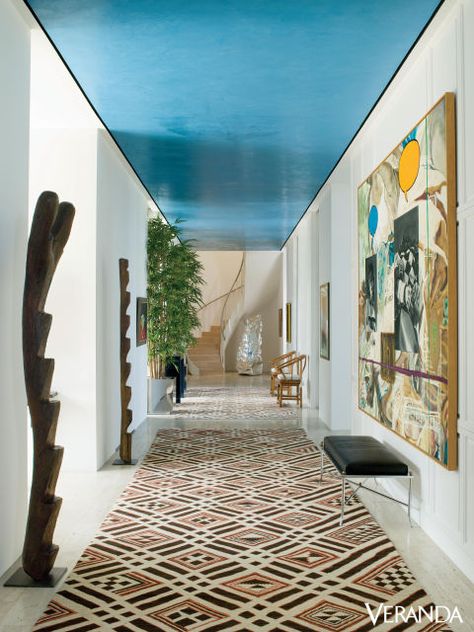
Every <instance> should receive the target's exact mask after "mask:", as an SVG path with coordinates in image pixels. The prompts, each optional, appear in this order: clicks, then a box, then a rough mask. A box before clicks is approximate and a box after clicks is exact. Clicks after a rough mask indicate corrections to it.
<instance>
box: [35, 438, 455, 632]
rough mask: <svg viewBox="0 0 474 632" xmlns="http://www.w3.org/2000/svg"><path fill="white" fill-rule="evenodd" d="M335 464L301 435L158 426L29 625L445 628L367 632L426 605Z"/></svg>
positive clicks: (335, 631) (307, 630) (281, 630)
mask: <svg viewBox="0 0 474 632" xmlns="http://www.w3.org/2000/svg"><path fill="white" fill-rule="evenodd" d="M330 467H331V466H329V465H328V466H327V469H326V475H325V480H324V482H323V484H320V483H319V476H318V474H319V469H318V468H319V453H318V451H317V449H316V448H315V446H314V444H313V443H312V442H311V441H309V440H308V439H307V437H306V435H305V434H304V432H303V431H302V430H300V429H297V430H295V429H284V430H229V431H225V430H187V431H183V430H176V429H172V430H161V431H160V432H159V433H158V435H157V437H156V440H155V442H154V444H153V446H152V448H151V450H150V451H149V453H148V454H147V456H146V457H145V459H144V460H143V462H142V463H141V464H140V465H139V467H138V469H137V471H136V473H135V475H134V478H133V479H132V481H131V483H130V484H129V485H128V487H127V488H126V489H125V491H124V492H123V493H122V495H121V496H120V498H119V500H118V502H117V503H116V505H115V507H114V508H113V510H112V511H111V512H110V513H109V514H108V516H107V518H106V519H105V521H104V522H103V524H102V525H101V527H100V530H99V532H98V534H97V536H96V537H95V539H94V540H93V542H92V543H91V544H90V546H88V547H87V549H86V550H85V551H84V553H83V554H82V556H81V558H80V559H79V561H78V563H77V565H76V567H75V568H74V570H73V571H72V573H71V574H70V575H69V577H68V579H67V581H66V583H65V584H64V585H63V586H62V588H61V589H60V591H59V592H58V593H57V594H56V596H55V597H54V598H53V600H52V601H51V602H50V603H49V605H48V608H47V610H46V611H45V613H44V614H43V615H42V617H41V618H40V619H39V620H38V622H37V623H36V626H35V628H34V630H42V631H52V630H65V631H71V632H73V631H74V632H85V631H86V630H118V631H123V632H125V631H141V632H143V630H147V631H154V630H157V631H164V632H168V631H170V632H171V631H176V630H190V631H197V630H206V631H208V632H217V631H218V630H229V631H237V630H240V631H245V632H253V631H260V630H262V631H268V632H270V631H271V632H285V631H286V632H295V631H297V632H314V631H330V632H351V631H358V632H369V631H371V630H374V629H377V630H405V629H410V630H424V631H425V632H428V631H430V632H433V631H435V630H448V628H447V627H446V626H445V625H443V624H440V625H436V624H430V623H427V622H424V623H423V624H415V625H408V624H402V625H401V626H394V625H393V624H388V625H387V626H386V625H378V626H376V627H374V626H373V625H372V623H371V621H370V619H369V616H368V612H367V609H366V606H365V603H369V604H370V605H371V607H372V608H373V609H374V610H375V609H377V607H378V606H379V605H380V604H381V603H383V604H386V605H393V606H394V605H403V606H405V607H407V608H408V607H409V606H414V607H418V606H420V605H421V606H424V607H425V608H429V606H430V604H431V600H430V598H429V597H428V596H427V594H426V593H425V591H424V590H423V588H422V587H421V586H420V585H419V584H418V582H417V581H416V579H415V578H414V577H413V575H412V573H411V572H410V570H409V569H408V567H407V566H406V564H405V562H404V561H403V559H402V558H401V557H400V555H399V554H398V552H397V551H396V549H395V548H394V546H393V544H392V542H391V541H390V540H389V539H388V537H387V536H386V534H385V533H384V531H383V530H382V529H381V528H380V526H379V525H378V524H377V523H376V522H375V520H374V519H373V518H372V517H371V515H370V514H369V513H368V511H367V509H366V508H365V507H364V506H363V505H362V504H361V503H360V502H359V501H358V500H357V499H355V500H354V501H352V502H351V504H350V505H349V506H348V507H347V511H346V520H345V524H344V526H343V527H340V526H339V506H338V502H339V498H338V492H339V489H340V485H339V482H338V481H337V479H336V478H335V477H333V476H332V470H331V469H330ZM78 519H80V518H79V517H78ZM407 528H409V527H408V526H407Z"/></svg>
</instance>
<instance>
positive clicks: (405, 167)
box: [398, 140, 420, 193]
mask: <svg viewBox="0 0 474 632" xmlns="http://www.w3.org/2000/svg"><path fill="white" fill-rule="evenodd" d="M419 168H420V145H419V144H418V141H417V140H411V141H410V142H409V143H407V144H406V145H405V148H404V149H403V151H402V155H401V156H400V163H399V165H398V181H399V183H400V189H401V190H402V191H403V192H404V193H406V192H407V191H408V190H409V189H411V187H412V186H413V185H414V184H415V180H416V177H417V175H418V170H419Z"/></svg>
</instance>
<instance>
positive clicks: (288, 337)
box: [286, 303, 291, 342]
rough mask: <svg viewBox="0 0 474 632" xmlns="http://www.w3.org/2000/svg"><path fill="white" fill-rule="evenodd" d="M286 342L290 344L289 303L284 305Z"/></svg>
mask: <svg viewBox="0 0 474 632" xmlns="http://www.w3.org/2000/svg"><path fill="white" fill-rule="evenodd" d="M286 342H291V303H287V304H286Z"/></svg>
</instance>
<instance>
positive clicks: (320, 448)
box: [319, 443, 324, 483]
mask: <svg viewBox="0 0 474 632" xmlns="http://www.w3.org/2000/svg"><path fill="white" fill-rule="evenodd" d="M319 454H320V455H321V469H320V472H319V482H320V483H322V482H323V470H324V451H323V444H322V443H320V444H319Z"/></svg>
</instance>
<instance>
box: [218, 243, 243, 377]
mask: <svg viewBox="0 0 474 632" xmlns="http://www.w3.org/2000/svg"><path fill="white" fill-rule="evenodd" d="M244 295H245V252H243V253H242V261H241V262H240V266H239V270H238V272H237V274H236V276H235V279H234V282H233V283H232V285H231V287H230V290H229V291H228V292H227V294H226V295H225V297H226V298H225V301H224V304H223V306H222V311H221V317H220V330H221V344H220V354H221V364H222V368H223V369H224V371H225V350H226V347H227V344H228V342H229V340H230V337H231V336H232V333H233V332H234V329H235V327H236V326H237V324H238V322H239V320H240V318H241V315H242V308H243V303H244Z"/></svg>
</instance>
